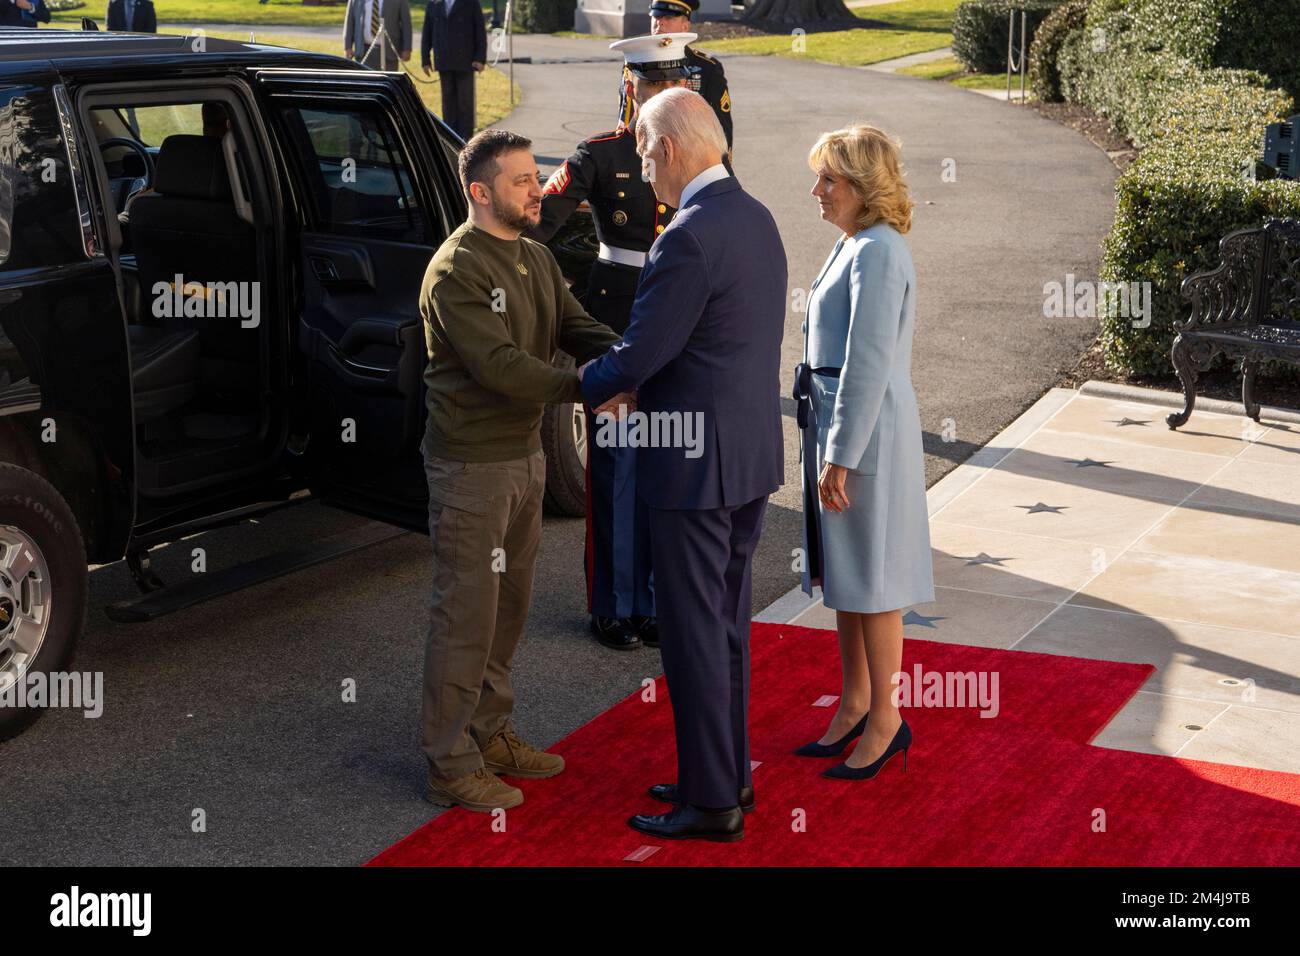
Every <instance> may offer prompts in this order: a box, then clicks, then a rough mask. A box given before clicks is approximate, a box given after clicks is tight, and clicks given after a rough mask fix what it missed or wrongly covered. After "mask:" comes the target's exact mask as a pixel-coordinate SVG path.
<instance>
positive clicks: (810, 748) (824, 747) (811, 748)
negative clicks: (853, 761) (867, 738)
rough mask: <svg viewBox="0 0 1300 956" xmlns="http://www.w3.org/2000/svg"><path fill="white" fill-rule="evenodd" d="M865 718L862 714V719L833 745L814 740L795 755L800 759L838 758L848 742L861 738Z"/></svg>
mask: <svg viewBox="0 0 1300 956" xmlns="http://www.w3.org/2000/svg"><path fill="white" fill-rule="evenodd" d="M867 716H868V715H867V714H863V715H862V719H861V720H859V721H858V722H857V723H856V724H854V725H853V729H852V730H850V731H849V732H848V733H847V734H845V735H844V736H843V737H841V738H840V739H839V740H837V741H835V743H833V744H819V743H818V742H817V741H815V740H814V741H813V742H812V743H810V744H804V745H803V746H802V747H800V748H799V749H798V750H796V751H795V754H797V755H798V756H800V757H838V756H839V755H840V751H841V750H843V749H844V747H845V746H846V745H847V744H848V742H849V741H850V740H853V739H855V738H857V737H861V736H862V732H863V731H864V730H866V729H867Z"/></svg>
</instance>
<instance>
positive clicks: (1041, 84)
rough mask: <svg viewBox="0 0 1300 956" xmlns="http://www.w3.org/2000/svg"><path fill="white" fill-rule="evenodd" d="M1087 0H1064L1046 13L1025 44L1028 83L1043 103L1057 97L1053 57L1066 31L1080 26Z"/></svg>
mask: <svg viewBox="0 0 1300 956" xmlns="http://www.w3.org/2000/svg"><path fill="white" fill-rule="evenodd" d="M1088 2H1089V0H1066V2H1065V3H1063V4H1061V5H1060V6H1059V7H1057V8H1056V9H1055V10H1053V11H1052V12H1051V13H1050V14H1048V15H1047V19H1045V20H1044V21H1043V22H1042V24H1041V25H1040V26H1039V27H1038V30H1037V31H1036V32H1035V33H1034V42H1033V43H1031V44H1030V46H1029V85H1030V87H1032V89H1033V91H1034V95H1035V96H1036V97H1038V98H1039V99H1040V100H1042V101H1043V102H1046V103H1056V102H1059V101H1060V99H1061V75H1060V73H1059V72H1058V71H1057V68H1056V58H1057V56H1058V55H1059V54H1060V52H1061V46H1062V45H1063V44H1064V43H1065V41H1066V39H1067V38H1068V37H1069V36H1070V34H1071V33H1072V32H1074V31H1076V30H1079V29H1081V28H1082V27H1083V26H1084V21H1085V18H1086V17H1087V15H1088Z"/></svg>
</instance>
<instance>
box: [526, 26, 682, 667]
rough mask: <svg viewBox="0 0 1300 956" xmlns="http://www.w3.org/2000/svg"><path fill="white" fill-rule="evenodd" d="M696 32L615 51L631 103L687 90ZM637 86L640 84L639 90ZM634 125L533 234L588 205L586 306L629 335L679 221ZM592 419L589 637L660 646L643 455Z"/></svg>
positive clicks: (603, 143) (596, 148)
mask: <svg viewBox="0 0 1300 956" xmlns="http://www.w3.org/2000/svg"><path fill="white" fill-rule="evenodd" d="M693 39H695V34H693V33H683V34H663V35H659V36H647V37H632V38H630V39H627V40H620V41H619V42H617V43H613V44H611V45H610V46H611V49H618V50H621V51H622V52H623V54H624V56H625V58H626V66H625V67H624V69H625V70H626V71H627V72H628V74H629V75H630V76H632V77H634V81H633V84H632V87H633V90H632V94H633V97H634V101H635V97H636V96H640V98H641V99H642V100H645V99H648V98H649V97H650V96H653V95H654V94H655V93H658V92H659V91H660V90H661V89H667V88H669V87H670V86H685V85H686V84H687V83H688V81H689V75H688V72H687V70H688V66H687V54H686V44H687V43H688V42H690V41H691V40H693ZM635 78H639V80H640V82H639V84H638V82H637V81H636V79H635ZM635 129H636V127H635V125H634V124H627V123H620V124H619V125H618V127H617V128H615V129H613V130H610V131H608V132H603V133H597V134H596V135H595V136H592V137H590V138H589V139H586V140H583V141H582V142H581V143H579V144H578V146H577V148H576V149H575V150H574V152H573V155H572V156H570V157H569V158H568V159H567V160H565V161H564V163H563V164H561V165H560V167H559V168H558V169H557V170H556V171H555V172H554V173H553V174H552V175H551V177H550V179H548V180H547V182H546V186H545V188H544V189H543V191H542V218H541V222H540V223H539V224H538V225H537V226H536V227H534V228H533V229H531V230H529V231H528V233H527V235H528V237H529V238H531V239H536V240H537V241H539V242H546V241H547V240H549V239H550V238H551V237H552V236H554V235H555V233H556V232H557V231H558V230H559V229H560V227H561V226H563V225H564V223H565V222H566V221H567V220H568V218H569V216H571V215H572V214H573V211H574V209H576V208H577V206H578V204H579V203H580V202H582V201H583V200H584V199H585V200H587V201H588V203H589V204H590V206H591V211H592V217H593V219H594V220H595V225H596V238H597V239H598V240H599V241H600V252H599V254H598V256H597V259H596V261H595V262H594V263H593V264H592V267H591V272H590V274H589V276H588V279H587V288H586V290H585V292H584V293H583V300H582V304H583V307H584V308H585V309H586V310H587V313H588V314H589V315H591V317H592V318H594V319H596V320H597V321H599V322H602V323H604V324H605V325H607V326H609V327H610V328H611V329H613V330H614V331H615V332H618V333H620V334H621V333H622V332H623V331H624V330H625V329H626V328H627V326H628V322H629V321H630V319H631V315H632V302H633V300H634V299H635V298H636V286H637V280H638V279H639V278H640V276H641V267H642V266H643V265H644V263H645V258H646V253H647V252H648V251H649V250H650V246H651V244H652V243H653V242H654V240H655V237H657V236H658V235H659V234H660V233H661V232H663V231H664V228H665V227H666V226H667V225H668V223H669V222H670V221H671V220H672V217H673V213H674V212H676V210H675V209H673V208H672V207H671V206H667V205H665V204H664V203H661V202H659V201H658V200H657V199H656V198H655V194H654V187H653V186H652V185H651V184H650V183H648V182H646V181H645V180H644V179H642V177H641V158H640V157H639V156H638V155H637V152H636V132H635ZM597 433H598V425H597V423H596V421H595V417H594V415H593V414H592V412H591V410H590V409H588V411H587V547H586V566H587V604H588V610H589V611H590V613H591V615H592V618H591V629H592V633H593V634H595V636H596V638H597V640H599V641H600V642H601V643H602V644H604V645H605V646H607V647H612V648H616V649H619V650H634V649H636V648H638V647H640V646H641V645H642V644H646V645H649V646H651V647H657V646H658V644H659V633H658V627H657V624H656V621H655V608H654V588H653V581H652V577H651V567H650V529H649V523H648V521H649V519H648V512H647V510H646V508H645V505H644V504H642V503H641V502H640V501H639V500H638V498H637V494H636V449H635V448H619V447H609V448H605V447H601V446H600V445H599V444H597V441H596V435H597Z"/></svg>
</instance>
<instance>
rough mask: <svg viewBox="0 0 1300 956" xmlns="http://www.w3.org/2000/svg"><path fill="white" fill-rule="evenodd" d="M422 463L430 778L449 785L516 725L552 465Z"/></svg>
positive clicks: (539, 459) (540, 461)
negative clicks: (514, 681)
mask: <svg viewBox="0 0 1300 956" xmlns="http://www.w3.org/2000/svg"><path fill="white" fill-rule="evenodd" d="M424 463H425V464H424V468H425V474H426V476H427V478H428V481H429V538H430V541H431V542H432V545H433V594H432V600H431V601H430V604H429V632H428V645H427V647H426V651H425V658H424V714H423V718H424V731H423V749H424V753H425V755H426V756H427V757H428V758H429V763H430V767H431V772H432V773H433V774H434V775H435V776H438V777H442V778H444V779H451V778H455V777H463V776H465V775H467V774H471V773H473V772H474V771H476V770H478V769H479V768H481V767H482V766H483V757H482V748H483V747H484V746H486V745H487V742H488V740H490V739H491V738H492V736H493V735H494V734H496V733H497V732H498V731H499V730H501V729H503V728H507V727H510V726H511V725H510V714H511V712H512V711H513V709H514V702H515V695H514V689H513V688H512V687H511V685H510V662H511V661H512V660H513V658H514V654H515V648H516V647H518V646H519V638H520V637H521V636H522V635H523V632H524V624H525V622H526V621H527V618H528V603H529V600H530V599H531V597H532V593H533V566H534V564H535V563H536V560H537V551H538V547H539V545H540V543H541V537H542V491H543V489H544V487H545V484H546V458H545V456H544V454H543V453H542V452H540V451H539V452H537V453H535V454H533V455H529V456H528V457H527V458H519V459H515V460H513V461H494V462H466V461H450V460H448V459H444V458H437V457H434V456H432V455H431V454H429V452H428V451H427V450H426V451H425V455H424ZM511 729H513V728H511Z"/></svg>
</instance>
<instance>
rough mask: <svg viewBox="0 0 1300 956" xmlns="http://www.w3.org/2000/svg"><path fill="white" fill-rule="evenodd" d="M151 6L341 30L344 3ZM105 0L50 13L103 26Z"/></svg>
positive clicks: (181, 17) (165, 13)
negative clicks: (84, 19) (88, 19)
mask: <svg viewBox="0 0 1300 956" xmlns="http://www.w3.org/2000/svg"><path fill="white" fill-rule="evenodd" d="M481 6H482V8H483V10H484V11H486V12H487V13H488V14H491V12H492V2H491V0H487V2H486V3H481ZM424 8H425V3H423V2H422V0H411V19H412V21H413V22H414V26H415V30H416V33H417V39H418V34H419V30H420V28H421V27H422V26H423V24H424ZM498 8H499V9H500V11H501V15H502V16H505V11H506V0H498ZM154 9H155V11H157V14H158V21H159V22H160V23H177V22H180V23H260V24H264V25H266V26H328V25H330V24H337V25H338V27H339V29H340V30H342V29H343V12H344V11H345V10H346V9H347V5H346V4H343V3H340V4H337V5H334V6H318V7H307V6H303V4H302V0H269V2H268V3H265V4H262V3H258V2H257V0H154ZM107 10H108V0H92V2H90V3H87V4H86V6H84V7H79V8H77V9H76V10H57V11H55V12H54V13H53V14H52V17H53V19H54V20H55V21H59V20H70V21H72V22H74V23H80V22H81V18H82V17H93V18H94V19H95V21H96V22H97V23H98V24H99V26H100V29H103V27H104V19H105V17H106V15H107Z"/></svg>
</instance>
